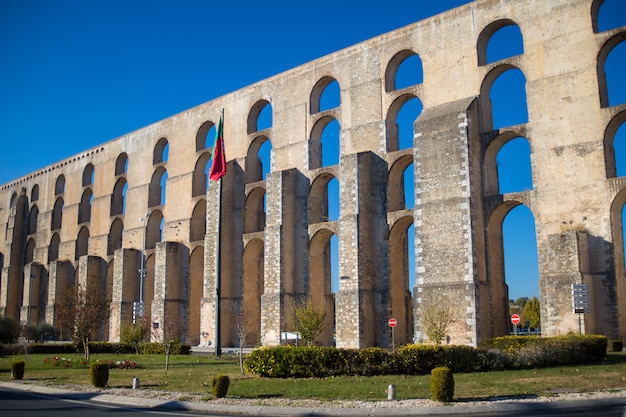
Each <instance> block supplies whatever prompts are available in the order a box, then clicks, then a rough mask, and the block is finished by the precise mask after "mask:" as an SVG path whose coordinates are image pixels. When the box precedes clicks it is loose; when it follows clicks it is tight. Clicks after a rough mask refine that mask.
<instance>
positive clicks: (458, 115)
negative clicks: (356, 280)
mask: <svg viewBox="0 0 626 417" xmlns="http://www.w3.org/2000/svg"><path fill="white" fill-rule="evenodd" d="M472 100H473V98H470V99H465V100H460V101H457V102H454V103H448V104H445V105H442V106H439V107H435V108H430V109H427V110H426V111H424V112H423V113H422V114H421V116H420V117H419V119H418V120H417V122H416V127H417V133H416V139H415V143H416V146H415V148H414V149H415V150H414V167H415V207H414V213H415V215H414V218H415V252H416V258H415V263H416V291H415V294H414V298H415V306H416V312H415V326H416V329H415V338H416V341H417V342H425V341H427V340H428V338H427V336H426V334H425V333H424V329H423V323H422V316H423V312H424V311H426V309H433V308H441V307H443V308H446V309H448V310H449V312H450V313H451V314H452V317H453V318H454V321H453V322H452V323H451V325H450V326H449V328H448V330H449V335H450V336H451V343H456V344H469V345H476V344H477V323H476V309H477V307H476V299H477V285H476V284H475V275H476V270H475V268H476V267H475V263H476V260H475V256H474V253H473V250H474V241H473V238H474V237H473V236H472V221H473V213H474V212H475V209H474V208H473V207H472V204H473V202H472V199H471V197H472V195H471V194H470V189H471V188H470V186H471V173H470V155H469V146H470V143H469V142H470V138H469V133H468V130H469V126H468V124H469V117H468V110H467V109H468V108H469V106H470V104H471V102H472ZM478 169H480V168H478Z"/></svg>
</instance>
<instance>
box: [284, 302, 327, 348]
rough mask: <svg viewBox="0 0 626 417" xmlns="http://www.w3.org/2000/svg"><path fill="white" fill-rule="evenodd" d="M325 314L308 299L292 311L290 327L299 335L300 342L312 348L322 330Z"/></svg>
mask: <svg viewBox="0 0 626 417" xmlns="http://www.w3.org/2000/svg"><path fill="white" fill-rule="evenodd" d="M325 320H326V312H325V311H323V310H321V309H318V308H316V307H315V306H314V305H313V303H312V302H311V300H310V299H306V300H305V302H304V303H303V304H301V305H300V306H296V307H295V308H294V309H293V315H292V317H291V321H290V326H291V328H293V330H294V331H296V332H298V333H300V337H302V342H303V343H304V344H305V345H306V346H313V344H314V343H315V339H316V338H317V336H319V335H320V333H322V331H323V330H324V321H325Z"/></svg>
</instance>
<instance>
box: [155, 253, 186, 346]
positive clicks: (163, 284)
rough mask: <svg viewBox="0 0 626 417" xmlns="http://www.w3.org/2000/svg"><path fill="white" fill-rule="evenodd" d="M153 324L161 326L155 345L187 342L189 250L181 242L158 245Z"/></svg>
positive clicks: (157, 332)
mask: <svg viewBox="0 0 626 417" xmlns="http://www.w3.org/2000/svg"><path fill="white" fill-rule="evenodd" d="M155 256H156V259H155V266H154V300H153V301H152V318H151V320H152V323H153V326H154V323H158V329H159V330H157V331H156V332H153V335H152V338H151V339H152V340H153V341H163V340H164V338H170V337H179V338H180V340H181V341H182V342H185V341H186V334H187V332H186V323H185V321H184V317H185V313H186V308H187V292H188V289H189V248H187V247H186V246H185V245H183V244H181V243H178V242H159V243H157V244H156V252H155Z"/></svg>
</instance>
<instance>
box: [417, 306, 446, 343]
mask: <svg viewBox="0 0 626 417" xmlns="http://www.w3.org/2000/svg"><path fill="white" fill-rule="evenodd" d="M453 320H454V317H453V315H452V308H451V307H450V304H449V303H447V302H446V301H444V300H443V299H441V298H440V297H434V298H432V299H430V300H429V302H428V303H426V304H423V305H422V307H421V322H422V329H423V330H424V333H425V334H426V336H427V337H428V339H430V341H431V342H433V343H434V344H436V345H440V344H441V342H442V341H443V340H444V339H445V337H446V335H447V334H448V329H449V327H450V325H451V324H452V322H453Z"/></svg>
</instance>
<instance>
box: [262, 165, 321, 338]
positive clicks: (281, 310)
mask: <svg viewBox="0 0 626 417" xmlns="http://www.w3.org/2000/svg"><path fill="white" fill-rule="evenodd" d="M266 181H267V182H266V187H267V188H266V190H267V191H266V207H267V217H266V226H265V266H264V267H265V288H264V293H263V296H262V297H261V317H262V319H261V341H262V344H263V345H264V346H276V345H278V344H280V334H281V332H284V331H288V330H292V329H288V328H287V327H288V323H289V318H290V316H291V314H292V313H293V309H294V307H296V306H297V304H298V303H299V302H301V301H302V298H303V297H304V295H305V294H306V292H307V288H308V269H309V262H308V241H309V237H308V198H307V197H308V191H309V181H308V179H307V178H306V177H305V176H304V175H303V174H302V173H301V172H299V171H297V170H295V169H291V170H287V171H281V172H272V173H270V174H269V175H268V176H267V180H266Z"/></svg>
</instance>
